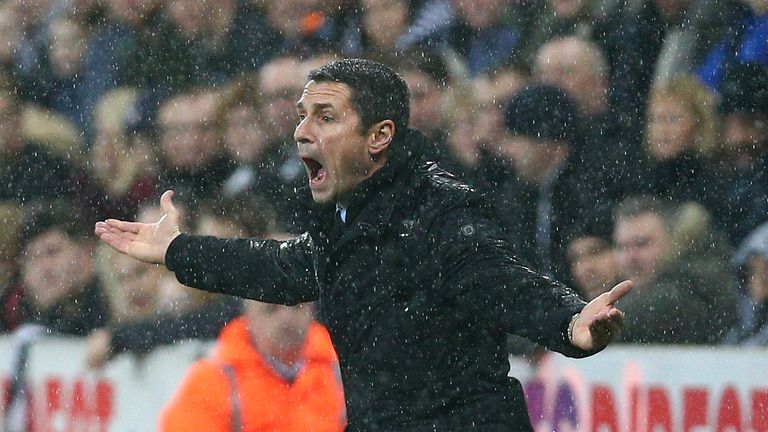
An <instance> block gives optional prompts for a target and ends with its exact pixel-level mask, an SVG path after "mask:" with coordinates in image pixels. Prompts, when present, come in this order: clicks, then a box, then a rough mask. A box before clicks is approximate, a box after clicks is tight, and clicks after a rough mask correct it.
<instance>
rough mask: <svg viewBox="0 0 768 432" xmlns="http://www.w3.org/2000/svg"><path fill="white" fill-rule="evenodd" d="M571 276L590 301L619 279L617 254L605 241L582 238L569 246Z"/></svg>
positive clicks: (590, 237)
mask: <svg viewBox="0 0 768 432" xmlns="http://www.w3.org/2000/svg"><path fill="white" fill-rule="evenodd" d="M568 261H569V262H570V264H571V274H573V279H574V280H575V282H576V285H577V286H578V288H579V289H581V290H582V292H583V293H584V295H586V296H587V297H588V299H589V300H592V299H593V298H595V297H597V296H599V295H600V294H602V293H603V292H605V291H606V290H608V289H610V288H611V287H612V286H613V285H614V284H615V283H616V281H617V280H618V279H619V278H618V270H619V269H618V263H617V260H616V254H615V253H614V251H613V249H612V248H611V247H610V245H608V244H607V243H606V241H605V240H603V239H601V238H599V237H593V236H587V235H585V236H581V237H577V238H575V239H573V240H572V241H571V242H570V243H569V244H568Z"/></svg>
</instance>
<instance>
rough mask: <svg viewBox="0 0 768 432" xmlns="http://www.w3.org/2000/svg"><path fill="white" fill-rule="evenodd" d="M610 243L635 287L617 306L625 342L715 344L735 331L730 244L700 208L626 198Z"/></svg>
mask: <svg viewBox="0 0 768 432" xmlns="http://www.w3.org/2000/svg"><path fill="white" fill-rule="evenodd" d="M613 237H614V242H615V244H616V248H617V253H618V261H619V266H620V273H622V276H624V277H629V278H631V279H632V281H633V282H635V284H636V289H635V290H634V291H633V292H632V293H631V294H629V295H627V296H626V297H625V298H624V299H623V300H622V308H623V309H624V310H625V311H627V313H628V316H629V318H628V319H627V322H626V325H625V326H624V331H623V333H622V336H621V340H622V341H623V342H631V343H671V344H713V343H715V342H718V341H719V339H720V338H721V337H722V336H723V334H724V333H725V332H726V331H727V330H728V329H729V328H730V327H731V326H732V325H733V323H734V319H735V317H736V315H737V310H736V305H737V303H738V299H737V293H736V285H735V281H734V279H733V276H732V275H731V273H730V271H729V266H728V256H729V248H728V247H727V240H725V238H724V237H723V236H721V235H717V234H716V233H715V232H714V231H713V230H712V228H711V226H710V224H709V221H708V216H707V214H706V212H705V210H704V209H703V208H702V207H700V206H699V205H698V204H693V203H689V204H685V205H678V206H675V205H672V204H670V203H666V202H664V201H661V199H659V198H653V197H631V198H628V199H626V200H625V201H623V202H622V203H621V204H620V205H619V207H618V208H617V209H616V225H615V228H614V234H613ZM648 311H653V313H643V312H648Z"/></svg>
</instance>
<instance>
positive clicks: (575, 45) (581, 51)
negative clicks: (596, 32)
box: [534, 38, 607, 114]
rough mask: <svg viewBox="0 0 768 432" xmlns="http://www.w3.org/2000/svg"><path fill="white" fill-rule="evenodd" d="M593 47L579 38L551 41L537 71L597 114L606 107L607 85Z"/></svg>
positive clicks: (538, 60) (539, 76)
mask: <svg viewBox="0 0 768 432" xmlns="http://www.w3.org/2000/svg"><path fill="white" fill-rule="evenodd" d="M590 49H591V48H590V47H589V45H588V44H586V43H584V42H582V41H579V40H577V39H575V38H568V39H563V40H554V41H551V42H548V43H546V44H544V45H542V47H541V48H540V49H539V51H538V53H537V55H536V60H535V65H534V72H535V77H536V79H538V80H539V81H541V82H543V83H545V84H551V85H554V86H557V87H560V88H561V89H563V90H564V91H565V92H566V93H568V96H570V97H571V98H573V101H574V102H575V103H576V105H578V107H579V110H581V111H582V112H585V113H590V114H594V113H599V112H600V111H602V110H604V109H605V106H606V105H605V104H606V101H605V92H606V88H607V85H606V77H604V76H603V75H602V74H601V72H600V71H599V70H598V69H597V68H596V66H595V64H594V63H595V60H594V58H595V56H594V55H590Z"/></svg>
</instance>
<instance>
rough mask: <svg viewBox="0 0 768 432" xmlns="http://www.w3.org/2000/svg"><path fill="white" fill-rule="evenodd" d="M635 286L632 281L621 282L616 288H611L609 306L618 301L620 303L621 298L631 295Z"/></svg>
mask: <svg viewBox="0 0 768 432" xmlns="http://www.w3.org/2000/svg"><path fill="white" fill-rule="evenodd" d="M633 286H634V283H633V282H632V281H631V280H625V281H623V282H619V284H617V285H616V286H615V287H613V288H611V290H610V291H608V293H607V294H608V304H609V305H613V304H614V303H616V302H617V301H619V299H620V298H622V297H624V296H625V295H627V294H629V292H630V291H632V287H633Z"/></svg>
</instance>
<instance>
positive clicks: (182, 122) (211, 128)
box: [159, 93, 220, 171]
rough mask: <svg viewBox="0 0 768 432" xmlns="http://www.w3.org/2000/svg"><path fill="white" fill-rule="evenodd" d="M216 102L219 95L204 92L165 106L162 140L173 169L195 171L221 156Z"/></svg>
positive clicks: (172, 100) (173, 100) (161, 121)
mask: <svg viewBox="0 0 768 432" xmlns="http://www.w3.org/2000/svg"><path fill="white" fill-rule="evenodd" d="M216 102H217V95H216V94H215V93H204V94H200V95H194V96H193V95H188V96H181V97H179V98H174V99H171V100H170V101H168V102H166V103H165V104H164V105H163V107H162V109H161V111H160V116H159V123H160V128H161V130H162V135H161V138H160V139H161V144H162V147H163V152H164V157H165V159H166V162H167V163H168V165H170V167H172V168H177V169H185V170H191V171H194V170H195V169H197V168H200V167H202V166H205V164H206V163H208V162H210V161H211V160H212V159H213V158H214V157H215V156H216V155H217V153H218V151H219V144H220V142H219V135H218V132H217V131H216V128H215V125H214V123H213V116H214V113H215V109H216Z"/></svg>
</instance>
